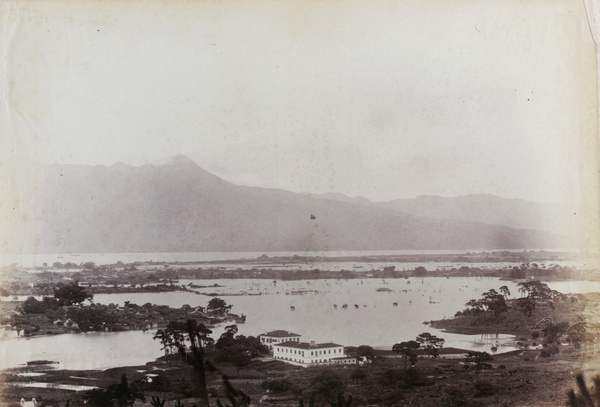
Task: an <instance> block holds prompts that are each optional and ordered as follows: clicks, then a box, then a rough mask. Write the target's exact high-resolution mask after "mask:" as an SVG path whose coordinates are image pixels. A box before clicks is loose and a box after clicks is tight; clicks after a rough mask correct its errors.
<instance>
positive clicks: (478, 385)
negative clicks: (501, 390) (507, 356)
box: [473, 380, 498, 397]
mask: <svg viewBox="0 0 600 407" xmlns="http://www.w3.org/2000/svg"><path fill="white" fill-rule="evenodd" d="M473 389H474V390H475V397H489V396H493V395H494V394H496V393H497V392H498V387H496V385H494V384H493V383H491V382H488V381H486V380H477V381H476V382H475V385H474V386H473Z"/></svg>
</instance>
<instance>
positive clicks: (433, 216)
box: [0, 156, 564, 253]
mask: <svg viewBox="0 0 600 407" xmlns="http://www.w3.org/2000/svg"><path fill="white" fill-rule="evenodd" d="M27 168H29V171H30V175H32V176H34V178H35V179H36V182H35V183H34V184H35V185H34V186H32V187H31V188H29V189H28V188H25V187H23V188H15V189H16V190H17V192H19V193H20V195H19V194H17V196H16V197H14V198H13V199H12V200H10V201H8V204H7V205H5V206H4V207H3V208H2V212H1V213H2V219H0V220H1V221H2V225H4V226H2V229H3V233H2V237H1V239H2V240H1V241H0V243H1V245H2V248H3V251H6V252H28V253H31V252H34V253H80V252H81V253H84V252H139V251H151V252H160V251H277V250H289V251H301V250H400V249H508V248H550V247H557V246H561V245H562V244H564V241H562V240H561V239H560V237H558V236H556V235H555V234H553V233H548V232H547V231H539V230H532V229H523V228H521V229H517V228H515V227H519V226H521V225H526V227H530V226H531V225H532V223H527V222H524V223H520V222H518V221H514V222H512V221H511V219H509V218H510V216H509V213H508V212H507V211H505V210H504V208H502V207H501V205H500V203H499V204H498V205H499V206H490V207H489V208H488V215H487V217H486V214H485V211H486V209H485V205H486V204H481V205H479V206H478V205H474V204H471V206H469V204H467V203H464V205H466V206H465V208H462V209H461V205H463V204H461V203H460V202H461V201H460V200H458V201H452V202H453V203H452V204H448V203H444V202H446V201H444V199H442V201H439V200H438V201H439V202H438V204H437V205H438V206H437V207H438V210H436V203H435V198H431V197H423V198H420V199H417V200H399V201H392V202H387V203H372V202H370V201H368V200H366V199H364V198H362V199H358V200H356V201H352V198H349V199H350V201H348V199H339V198H342V197H343V196H337V195H335V196H315V195H309V194H297V193H292V192H287V191H283V190H277V189H266V188H255V187H245V186H238V185H233V184H231V183H228V182H226V181H224V180H223V179H221V178H219V177H217V176H215V175H213V174H210V173H208V172H206V171H204V170H203V169H202V168H200V167H199V166H198V165H197V164H196V163H194V162H193V161H191V160H190V159H189V158H187V157H184V156H178V157H175V158H174V159H173V160H172V161H171V162H170V163H168V164H165V165H143V166H140V167H134V166H129V165H124V164H115V165H112V166H110V167H106V166H83V165H47V166H41V167H39V168H37V169H35V170H32V169H31V168H32V167H27ZM9 178H10V177H9ZM9 181H10V182H12V183H13V184H14V183H15V182H17V181H18V180H16V179H13V180H12V181H11V180H10V179H9ZM336 196H337V198H338V199H335V197H336ZM332 198H333V199H332ZM466 199H467V200H468V199H473V198H466ZM481 199H483V198H481ZM486 199H487V198H486ZM499 202H500V201H499ZM494 205H496V204H494ZM523 207H524V208H528V206H527V204H526V203H523ZM439 208H442V209H439ZM490 208H491V209H490ZM508 211H510V210H508ZM469 214H471V215H470V216H469ZM442 215H443V216H442ZM527 216H528V215H527V213H525V214H523V216H521V214H519V218H523V217H527ZM490 217H492V218H493V219H494V220H493V221H492V222H489V220H490ZM495 219H498V220H502V221H503V222H504V223H505V224H502V223H500V224H489V223H494V222H496V220H495ZM510 222H512V223H510ZM509 223H510V226H513V227H509V225H507V224H509Z"/></svg>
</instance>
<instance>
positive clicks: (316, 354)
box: [281, 348, 343, 356]
mask: <svg viewBox="0 0 600 407" xmlns="http://www.w3.org/2000/svg"><path fill="white" fill-rule="evenodd" d="M281 352H282V353H293V354H294V355H302V356H304V351H300V350H296V349H294V351H293V352H292V349H287V348H285V350H281ZM331 353H332V352H331V349H325V350H318V351H317V350H315V351H312V350H311V351H310V356H318V355H327V354H329V355H331ZM333 353H334V354H335V353H343V351H342V349H333Z"/></svg>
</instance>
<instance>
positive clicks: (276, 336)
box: [258, 330, 302, 350]
mask: <svg viewBox="0 0 600 407" xmlns="http://www.w3.org/2000/svg"><path fill="white" fill-rule="evenodd" d="M301 336H302V335H298V334H295V333H293V332H289V331H283V330H277V331H271V332H267V333H264V334H260V335H258V337H259V338H260V342H261V343H262V344H264V345H266V346H268V348H269V349H271V350H273V345H275V344H278V343H284V342H296V343H299V342H300V337H301Z"/></svg>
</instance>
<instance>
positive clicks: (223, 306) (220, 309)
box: [206, 297, 232, 315]
mask: <svg viewBox="0 0 600 407" xmlns="http://www.w3.org/2000/svg"><path fill="white" fill-rule="evenodd" d="M231 307H232V305H227V303H226V302H225V300H222V299H221V298H218V297H215V298H212V299H211V300H210V301H209V302H208V305H207V307H206V309H207V311H208V312H212V313H214V314H217V315H222V314H226V313H228V312H229V311H230V310H231Z"/></svg>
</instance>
